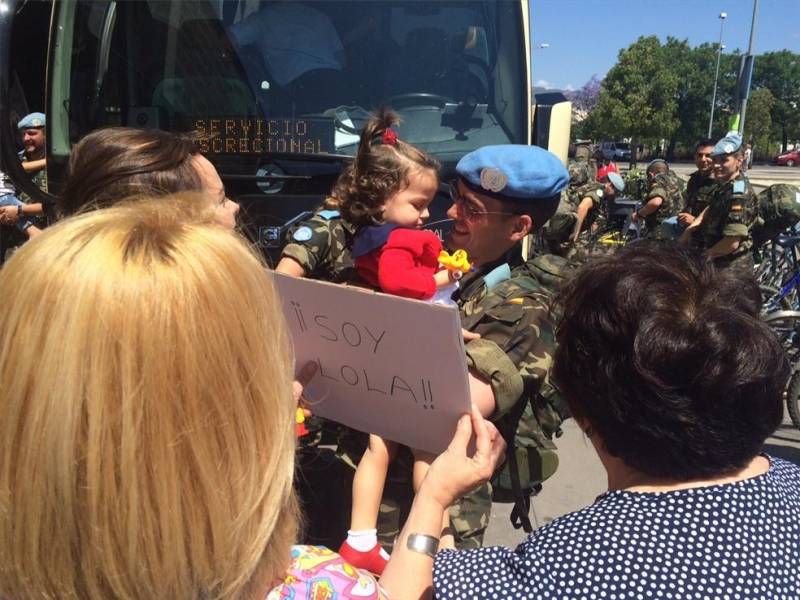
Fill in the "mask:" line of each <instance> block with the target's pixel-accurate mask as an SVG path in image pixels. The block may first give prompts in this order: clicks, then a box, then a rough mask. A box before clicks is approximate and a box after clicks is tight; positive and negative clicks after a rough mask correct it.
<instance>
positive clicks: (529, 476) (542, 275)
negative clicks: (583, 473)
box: [492, 254, 570, 533]
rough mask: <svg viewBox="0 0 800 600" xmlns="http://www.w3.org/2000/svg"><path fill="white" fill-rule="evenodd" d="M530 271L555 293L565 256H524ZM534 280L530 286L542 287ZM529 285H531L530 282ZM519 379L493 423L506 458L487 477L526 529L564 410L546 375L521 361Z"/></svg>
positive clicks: (551, 464)
mask: <svg viewBox="0 0 800 600" xmlns="http://www.w3.org/2000/svg"><path fill="white" fill-rule="evenodd" d="M528 266H529V268H530V270H531V272H532V273H533V274H534V276H535V277H536V279H537V280H538V284H539V285H541V286H544V287H545V288H546V289H547V291H549V292H550V293H555V291H556V290H557V288H558V287H559V286H560V285H561V283H562V282H563V280H564V279H565V277H566V276H567V275H568V272H569V270H570V266H569V263H568V262H567V260H566V259H564V258H562V257H560V256H554V255H552V254H547V255H541V256H537V257H535V258H533V259H531V260H530V261H529V262H528ZM514 282H515V283H516V284H517V285H520V284H522V285H523V286H524V285H525V284H526V283H527V284H534V282H531V281H528V280H526V278H518V279H514ZM539 285H536V288H535V289H541V288H540V287H539ZM531 289H534V288H533V285H531ZM520 374H521V375H522V380H523V382H524V385H525V387H524V392H523V397H522V399H521V400H520V401H519V402H517V404H516V405H515V406H514V408H513V409H512V410H511V411H510V412H509V413H508V414H506V415H505V416H504V417H503V418H502V419H500V421H499V422H498V423H497V428H498V430H499V431H500V433H501V435H502V436H503V439H504V440H505V442H506V445H507V449H506V460H505V462H504V463H503V464H502V465H501V467H500V468H499V469H498V470H497V471H496V472H495V474H494V476H493V477H492V489H493V499H494V501H496V502H510V503H513V504H514V507H513V508H512V510H511V524H512V525H513V526H514V528H515V529H519V528H520V527H521V528H522V529H523V530H524V531H525V532H526V533H530V532H531V531H533V528H532V526H531V522H530V518H529V517H528V515H529V514H530V506H531V498H532V497H533V496H535V495H536V494H537V493H539V491H540V490H541V489H542V482H543V481H545V480H546V479H548V478H549V477H550V476H552V475H553V474H554V473H555V472H556V469H557V468H558V455H557V454H556V446H555V444H554V443H553V438H556V437H559V436H560V435H561V423H563V422H564V421H565V420H566V419H567V418H569V416H570V415H569V411H568V409H567V408H566V405H565V404H564V403H563V401H562V400H561V398H560V396H559V395H558V392H557V391H556V390H555V388H554V387H553V386H552V385H550V383H549V382H548V381H547V380H546V379H545V380H544V381H542V380H541V379H540V378H538V377H536V376H535V375H533V374H532V373H531V372H529V371H528V370H527V369H526V367H525V365H521V367H520Z"/></svg>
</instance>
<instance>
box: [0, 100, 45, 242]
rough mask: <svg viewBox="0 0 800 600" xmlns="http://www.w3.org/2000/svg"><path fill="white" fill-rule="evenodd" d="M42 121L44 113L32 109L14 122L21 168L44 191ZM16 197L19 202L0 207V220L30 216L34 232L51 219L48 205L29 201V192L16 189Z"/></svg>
mask: <svg viewBox="0 0 800 600" xmlns="http://www.w3.org/2000/svg"><path fill="white" fill-rule="evenodd" d="M45 122H46V121H45V115H44V114H42V113H40V112H35V113H31V114H29V115H26V116H25V117H23V118H22V119H21V120H20V122H19V123H18V124H17V129H19V131H20V132H21V133H22V145H23V150H22V152H20V155H19V157H20V161H22V164H23V168H24V169H25V171H26V172H27V173H29V174H30V175H31V180H32V181H33V183H34V184H36V187H38V188H39V189H41V190H43V191H45V192H46V191H47V169H46V161H45V152H46V149H47V146H46V143H45V133H44V127H45ZM17 198H18V199H19V202H15V203H14V204H13V205H9V206H2V207H0V222H1V223H3V224H4V225H14V224H16V223H17V221H18V220H20V219H33V220H32V221H30V223H31V224H29V225H28V227H27V230H28V233H29V234H30V233H38V231H39V228H40V227H44V226H45V225H46V224H47V221H48V220H52V219H53V215H52V214H50V213H51V210H50V207H49V206H45V205H44V204H42V203H41V202H31V201H30V200H31V198H30V196H29V195H28V194H26V193H24V192H21V193H19V194H18V195H17ZM31 230H33V231H31Z"/></svg>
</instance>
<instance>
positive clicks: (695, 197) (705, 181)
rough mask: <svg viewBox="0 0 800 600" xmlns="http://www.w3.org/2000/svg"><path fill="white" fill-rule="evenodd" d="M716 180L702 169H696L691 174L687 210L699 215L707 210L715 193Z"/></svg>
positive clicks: (687, 186)
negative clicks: (701, 171)
mask: <svg viewBox="0 0 800 600" xmlns="http://www.w3.org/2000/svg"><path fill="white" fill-rule="evenodd" d="M715 185H716V182H715V181H714V178H713V177H712V176H710V175H703V174H702V173H700V171H695V172H694V173H692V174H691V175H690V176H689V183H687V184H686V206H685V207H684V210H685V212H688V213H689V214H691V215H692V216H695V217H698V216H700V213H701V212H703V210H705V208H706V206H708V204H709V202H711V197H712V196H713V195H714V186H715Z"/></svg>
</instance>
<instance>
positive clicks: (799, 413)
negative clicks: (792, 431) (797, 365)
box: [784, 370, 800, 429]
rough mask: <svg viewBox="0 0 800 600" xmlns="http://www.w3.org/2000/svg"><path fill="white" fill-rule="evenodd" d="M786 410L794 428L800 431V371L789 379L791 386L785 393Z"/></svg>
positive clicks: (787, 387)
mask: <svg viewBox="0 0 800 600" xmlns="http://www.w3.org/2000/svg"><path fill="white" fill-rule="evenodd" d="M784 396H785V397H786V409H787V410H788V411H789V418H791V419H792V423H794V426H795V427H797V428H798V429H800V371H797V370H796V371H795V372H794V373H792V376H791V377H790V378H789V384H788V385H787V386H786V391H785V392H784Z"/></svg>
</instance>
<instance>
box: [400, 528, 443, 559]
mask: <svg viewBox="0 0 800 600" xmlns="http://www.w3.org/2000/svg"><path fill="white" fill-rule="evenodd" d="M406 548H408V549H409V550H413V551H414V552H419V553H420V554H427V555H428V556H430V557H431V558H433V557H434V556H436V551H437V550H438V549H439V538H436V537H433V536H432V535H424V534H422V533H412V534H411V535H409V536H408V540H407V541H406Z"/></svg>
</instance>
